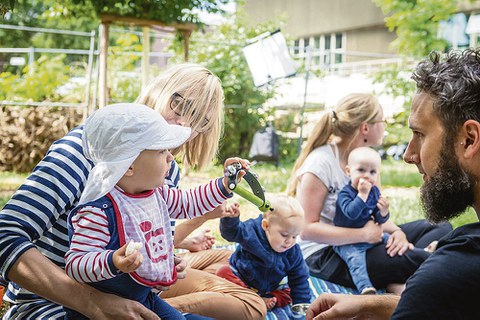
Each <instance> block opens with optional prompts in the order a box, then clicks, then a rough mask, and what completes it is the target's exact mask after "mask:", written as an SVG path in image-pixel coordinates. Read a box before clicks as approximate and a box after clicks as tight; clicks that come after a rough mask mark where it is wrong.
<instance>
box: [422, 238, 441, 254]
mask: <svg viewBox="0 0 480 320" xmlns="http://www.w3.org/2000/svg"><path fill="white" fill-rule="evenodd" d="M437 245H438V241H436V240H435V241H432V242H431V243H430V244H429V245H428V246H427V247H426V248H425V249H423V250H425V251H427V252H430V253H433V252H435V250H437Z"/></svg>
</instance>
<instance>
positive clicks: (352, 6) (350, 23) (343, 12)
mask: <svg viewBox="0 0 480 320" xmlns="http://www.w3.org/2000/svg"><path fill="white" fill-rule="evenodd" d="M245 11H246V12H247V14H248V17H249V20H251V21H252V24H254V23H259V22H260V23H261V22H266V21H269V20H273V19H275V18H278V17H280V16H281V15H286V16H287V18H288V23H287V26H286V28H285V30H284V31H285V32H286V33H288V34H289V35H290V36H292V37H301V36H309V35H315V34H321V33H331V32H337V31H343V30H351V29H358V28H371V27H380V26H384V21H383V14H382V12H381V10H380V9H379V8H377V7H376V6H375V5H374V4H373V3H372V1H371V0H246V4H245ZM307 30H308V31H307ZM306 31H307V32H308V33H305V32H306Z"/></svg>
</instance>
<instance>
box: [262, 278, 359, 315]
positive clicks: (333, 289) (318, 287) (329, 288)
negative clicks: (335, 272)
mask: <svg viewBox="0 0 480 320" xmlns="http://www.w3.org/2000/svg"><path fill="white" fill-rule="evenodd" d="M308 282H309V284H310V291H311V292H312V297H313V298H314V299H315V298H316V297H318V296H319V295H320V294H322V293H324V292H330V293H347V294H358V291H357V290H356V289H352V288H346V287H343V286H341V285H338V284H335V283H332V282H328V281H326V280H323V279H320V278H316V277H313V276H310V278H309V280H308ZM292 318H293V314H292V310H291V308H290V306H285V307H283V308H275V309H273V310H271V311H268V312H267V316H266V317H265V319H266V320H288V319H292Z"/></svg>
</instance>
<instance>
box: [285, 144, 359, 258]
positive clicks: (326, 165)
mask: <svg viewBox="0 0 480 320" xmlns="http://www.w3.org/2000/svg"><path fill="white" fill-rule="evenodd" d="M307 172H308V173H312V174H314V175H315V176H316V177H317V178H318V179H320V181H321V182H322V183H323V184H324V185H325V186H326V187H327V189H328V195H327V198H326V199H325V203H324V204H323V209H322V212H321V213H320V221H321V222H324V223H327V224H331V225H333V217H334V216H335V208H336V203H337V196H338V193H339V192H340V190H342V188H343V187H344V186H345V185H346V184H347V183H348V181H349V177H348V176H347V175H346V174H345V172H344V171H343V170H342V168H341V167H340V164H339V160H338V147H337V145H336V144H335V143H332V144H326V145H323V146H321V147H318V148H316V149H315V150H313V151H312V152H311V153H310V154H309V155H308V156H307V158H306V159H305V162H304V163H303V164H302V166H301V167H300V168H299V169H298V170H297V172H296V173H295V178H296V179H299V180H298V186H297V191H298V187H299V186H301V184H302V179H301V176H302V175H303V174H305V173H307ZM299 245H300V248H301V249H302V253H303V257H304V258H305V259H306V258H307V257H309V256H310V255H312V254H313V253H315V252H317V251H318V250H320V249H322V248H324V247H326V246H327V245H326V244H322V243H318V242H314V241H307V240H302V239H300V241H299Z"/></svg>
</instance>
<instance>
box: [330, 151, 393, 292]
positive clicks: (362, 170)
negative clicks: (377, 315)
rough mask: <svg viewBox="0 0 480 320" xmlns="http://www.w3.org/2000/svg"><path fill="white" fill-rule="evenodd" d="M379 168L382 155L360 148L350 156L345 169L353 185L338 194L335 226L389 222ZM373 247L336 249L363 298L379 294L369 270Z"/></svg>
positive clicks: (385, 236) (342, 247) (360, 225)
mask: <svg viewBox="0 0 480 320" xmlns="http://www.w3.org/2000/svg"><path fill="white" fill-rule="evenodd" d="M380 164H381V158H380V155H379V154H378V152H377V151H375V150H373V149H371V148H368V147H360V148H356V149H354V150H352V152H350V154H349V156H348V164H347V166H346V168H345V169H346V172H347V174H348V175H349V176H350V183H349V184H347V185H346V186H345V187H344V188H343V189H342V190H341V191H340V193H339V194H338V198H337V208H336V213H335V217H334V219H333V223H334V224H335V225H336V226H339V227H346V228H361V227H363V226H364V225H365V224H366V223H367V222H368V221H370V220H372V219H373V220H374V221H375V222H377V223H380V224H383V223H385V222H386V221H387V220H388V218H389V216H390V214H389V211H388V200H387V199H386V198H384V197H382V196H381V194H380V190H379V189H378V187H377V186H376V185H375V184H377V181H378V178H379V173H380ZM387 240H388V234H386V233H384V234H383V238H382V241H383V242H384V243H386V242H387ZM374 245H375V244H372V243H366V242H364V243H354V244H347V245H342V246H334V247H333V249H334V250H335V252H336V253H337V254H338V255H339V256H340V257H341V258H342V259H343V260H344V261H345V263H346V264H347V266H348V269H349V271H350V275H351V276H352V280H353V283H355V286H356V287H357V289H358V291H359V292H360V293H361V294H375V293H376V289H375V288H374V287H373V285H372V283H371V281H370V278H369V276H368V273H367V266H366V264H367V263H366V251H367V250H368V249H370V248H371V247H373V246H374Z"/></svg>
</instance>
